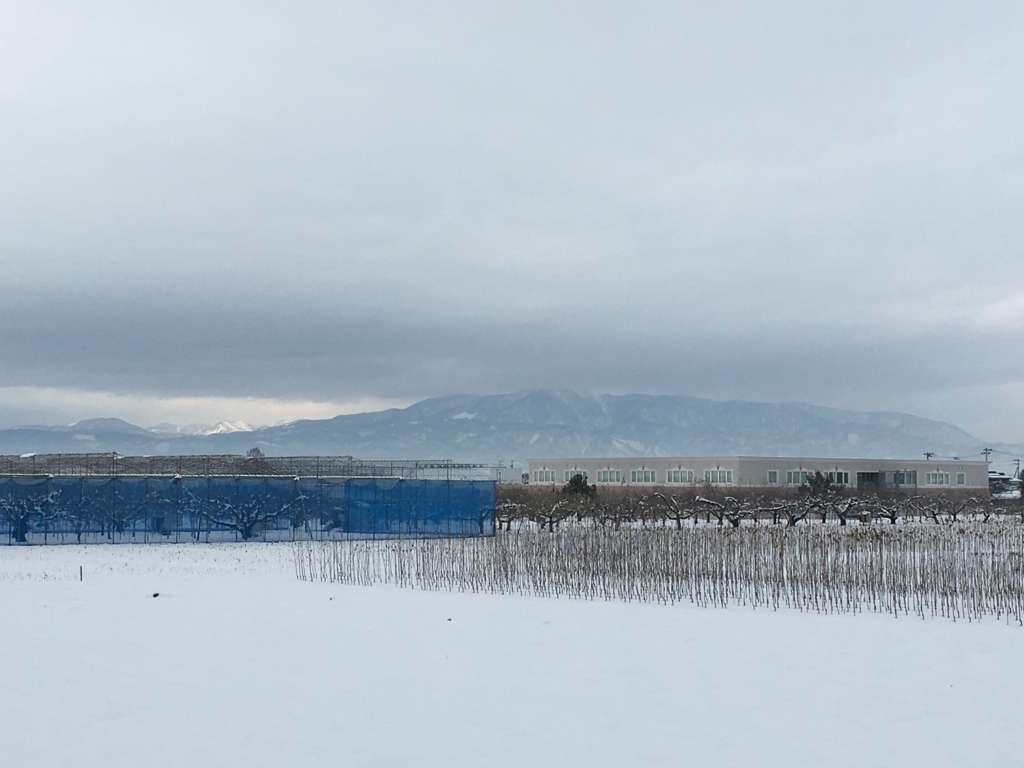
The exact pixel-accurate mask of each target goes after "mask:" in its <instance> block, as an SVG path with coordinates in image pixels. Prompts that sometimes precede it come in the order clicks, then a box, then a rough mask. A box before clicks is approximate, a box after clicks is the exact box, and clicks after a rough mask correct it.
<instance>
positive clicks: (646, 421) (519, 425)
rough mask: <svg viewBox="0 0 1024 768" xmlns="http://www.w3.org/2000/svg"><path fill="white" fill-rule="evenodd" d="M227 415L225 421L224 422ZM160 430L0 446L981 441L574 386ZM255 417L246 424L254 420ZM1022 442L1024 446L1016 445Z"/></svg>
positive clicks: (781, 450)
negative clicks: (202, 430) (238, 426)
mask: <svg viewBox="0 0 1024 768" xmlns="http://www.w3.org/2000/svg"><path fill="white" fill-rule="evenodd" d="M228 423H229V422H221V424H222V425H226V424H228ZM160 426H161V427H162V428H163V431H160V432H157V431H154V430H151V429H145V428H143V427H138V426H135V425H133V424H129V423H128V422H126V421H123V420H121V419H89V420H86V421H81V422H78V423H76V424H73V425H70V426H60V427H40V426H35V427H21V428H15V429H5V430H0V453H18V454H21V453H30V452H31V453H67V452H75V451H117V452H118V453H122V454H132V453H134V454H143V455H151V454H158V455H159V454H174V453H181V454H195V453H245V452H246V451H247V450H248V449H249V448H252V447H258V448H259V449H260V450H261V451H263V452H264V453H265V454H267V455H272V456H273V455H277V456H281V455H332V454H337V455H353V456H358V457H361V458H366V459H386V458H393V459H411V458H423V459H431V458H451V459H455V460H458V461H475V462H483V463H491V462H497V461H505V462H509V461H511V460H516V461H522V460H524V459H526V458H558V457H567V456H580V457H591V456H671V455H750V456H759V455H760V456H765V455H778V456H829V457H831V456H834V457H837V458H843V457H848V458H852V457H860V458H916V457H918V456H921V455H922V454H923V453H924V452H925V451H930V452H933V453H935V454H937V455H940V456H942V455H948V456H960V457H964V458H966V457H968V456H972V455H975V454H978V453H979V452H980V450H981V448H982V447H983V446H984V443H983V442H982V441H981V440H979V439H978V438H976V437H974V436H973V435H971V434H969V433H968V432H966V431H964V430H962V429H960V428H958V427H956V426H954V425H952V424H948V423H945V422H940V421H935V420H932V419H925V418H922V417H919V416H913V415H911V414H906V413H899V412H887V411H852V410H847V409H839V408H829V407H825V406H817V405H810V404H807V403H799V402H783V403H757V402H751V401H745V400H728V401H719V400H707V399H702V398H697V397H692V396H685V395H637V394H626V395H606V394H590V393H580V392H575V391H573V390H543V389H534V390H524V391H521V392H513V393H508V394H500V395H472V394H457V395H447V396H443V397H436V398H429V399H426V400H421V401H419V402H417V403H414V404H412V405H410V406H408V407H406V408H391V409H387V410H383V411H371V412H367V413H358V414H346V415H340V416H335V417H333V418H330V419H318V420H312V419H306V420H299V421H293V422H290V423H288V424H284V425H280V426H269V427H260V428H256V429H253V430H252V431H230V430H221V431H216V430H209V431H207V432H206V434H190V433H185V432H181V433H177V434H176V433H173V432H170V431H168V430H167V427H169V426H173V425H160ZM246 426H248V425H246ZM1009 447H1010V448H1014V449H1017V448H1019V447H1018V446H1009Z"/></svg>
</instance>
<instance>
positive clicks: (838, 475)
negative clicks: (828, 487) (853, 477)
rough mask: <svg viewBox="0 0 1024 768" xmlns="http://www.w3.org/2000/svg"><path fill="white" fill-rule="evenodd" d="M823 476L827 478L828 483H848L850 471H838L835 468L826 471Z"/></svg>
mask: <svg viewBox="0 0 1024 768" xmlns="http://www.w3.org/2000/svg"><path fill="white" fill-rule="evenodd" d="M825 476H826V477H827V478H828V481H829V482H830V483H835V484H836V485H849V484H850V473H849V472H840V471H838V470H837V471H835V472H826V473H825Z"/></svg>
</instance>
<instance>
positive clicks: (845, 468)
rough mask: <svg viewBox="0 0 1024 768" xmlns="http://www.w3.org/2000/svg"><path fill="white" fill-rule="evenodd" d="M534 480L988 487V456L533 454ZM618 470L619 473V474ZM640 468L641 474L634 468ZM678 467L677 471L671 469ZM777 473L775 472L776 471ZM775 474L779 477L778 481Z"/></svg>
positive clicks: (545, 482) (554, 482)
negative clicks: (817, 479)
mask: <svg viewBox="0 0 1024 768" xmlns="http://www.w3.org/2000/svg"><path fill="white" fill-rule="evenodd" d="M527 461H528V464H529V482H530V484H531V485H564V484H565V483H566V482H567V480H568V479H569V478H570V477H572V475H574V474H577V473H582V474H585V475H586V477H587V481H588V482H589V483H592V484H596V485H627V486H628V485H636V486H653V485H702V484H705V483H708V482H711V483H712V484H714V485H734V486H745V487H779V488H787V487H789V488H795V487H797V486H799V485H801V484H802V482H803V481H804V480H805V479H806V476H807V474H811V475H813V474H814V473H815V472H821V473H822V474H827V473H832V476H833V477H834V478H835V480H836V481H837V482H839V483H840V484H843V485H848V486H851V487H858V486H862V487H870V488H874V487H877V488H879V489H888V490H892V489H895V488H897V487H902V488H916V489H923V490H928V489H931V490H945V489H957V488H960V489H980V488H984V489H988V463H987V462H984V461H946V460H931V461H913V460H902V459H826V458H789V457H772V456H674V457H658V458H643V457H641V458H598V459H583V458H575V459H528V460H527ZM615 473H618V474H617V475H616V474H615ZM634 473H635V474H634ZM670 473H673V474H670ZM773 473H774V474H773ZM773 480H774V482H773Z"/></svg>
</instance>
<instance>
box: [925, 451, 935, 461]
mask: <svg viewBox="0 0 1024 768" xmlns="http://www.w3.org/2000/svg"><path fill="white" fill-rule="evenodd" d="M934 455H935V452H934V451H925V452H924V460H925V461H930V460H931V458H932V456H934Z"/></svg>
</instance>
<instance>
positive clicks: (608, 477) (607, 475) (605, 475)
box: [597, 469, 622, 483]
mask: <svg viewBox="0 0 1024 768" xmlns="http://www.w3.org/2000/svg"><path fill="white" fill-rule="evenodd" d="M597 482H599V483H621V482H622V473H621V472H619V470H617V469H601V470H598V473H597Z"/></svg>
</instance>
